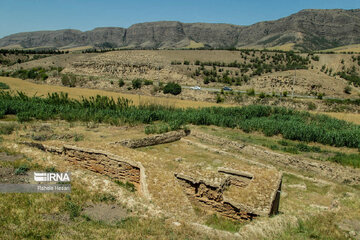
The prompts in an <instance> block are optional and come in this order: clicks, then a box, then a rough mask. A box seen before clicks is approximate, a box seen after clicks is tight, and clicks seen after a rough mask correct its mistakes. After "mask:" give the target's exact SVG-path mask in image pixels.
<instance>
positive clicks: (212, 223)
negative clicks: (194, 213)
mask: <svg viewBox="0 0 360 240" xmlns="http://www.w3.org/2000/svg"><path fill="white" fill-rule="evenodd" d="M205 224H206V225H207V226H209V227H212V228H215V229H219V230H224V231H228V232H233V233H235V232H238V231H239V230H240V228H241V227H242V226H243V225H244V224H243V223H239V222H236V221H232V220H229V219H226V218H224V217H221V216H218V215H216V214H213V215H211V216H208V217H207V219H206V222H205Z"/></svg>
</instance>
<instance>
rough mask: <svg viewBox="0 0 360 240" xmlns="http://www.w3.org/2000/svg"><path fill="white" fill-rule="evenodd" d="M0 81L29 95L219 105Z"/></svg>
mask: <svg viewBox="0 0 360 240" xmlns="http://www.w3.org/2000/svg"><path fill="white" fill-rule="evenodd" d="M0 81H1V82H4V83H6V84H8V85H9V86H10V89H11V90H13V91H23V92H25V93H26V94H27V95H30V96H32V95H35V94H36V95H37V96H41V95H45V96H46V95H47V94H48V93H53V92H67V93H68V94H69V97H71V98H75V99H80V98H81V97H82V96H84V97H90V96H96V95H103V96H108V97H113V98H118V97H124V98H128V99H130V100H132V101H133V103H134V104H135V105H138V104H139V103H140V104H144V103H152V104H161V105H165V106H174V107H178V108H188V107H193V108H197V107H210V106H219V105H218V104H216V103H210V102H200V101H190V100H179V99H175V98H170V97H169V98H164V97H151V96H143V95H134V94H124V93H116V92H110V91H104V90H97V89H86V88H69V87H64V86H54V85H46V84H36V83H32V82H29V81H24V80H21V79H18V78H8V77H0ZM221 106H230V105H225V104H222V105H221Z"/></svg>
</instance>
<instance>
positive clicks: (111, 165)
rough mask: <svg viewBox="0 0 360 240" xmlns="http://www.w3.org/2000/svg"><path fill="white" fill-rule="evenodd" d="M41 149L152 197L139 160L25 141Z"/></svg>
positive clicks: (102, 152)
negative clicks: (129, 185)
mask: <svg viewBox="0 0 360 240" xmlns="http://www.w3.org/2000/svg"><path fill="white" fill-rule="evenodd" d="M24 144H26V145H28V146H31V147H36V148H38V149H40V150H43V151H46V152H50V153H54V154H59V155H62V156H63V157H64V158H65V159H66V160H67V161H69V162H70V163H72V164H74V165H78V166H80V167H82V168H85V169H88V170H90V171H93V172H96V173H100V174H102V175H105V176H109V177H110V178H112V179H114V180H119V181H123V182H130V183H132V184H134V186H135V187H136V189H137V190H138V191H139V192H141V193H142V194H143V195H144V196H145V197H147V198H150V196H149V193H148V189H147V183H146V175H145V169H144V167H143V166H142V164H141V163H139V162H134V161H131V160H128V159H123V158H121V157H120V156H117V155H114V154H111V153H108V152H104V151H99V150H93V149H86V148H79V147H75V146H68V145H64V146H63V148H56V147H52V146H46V145H43V144H39V143H24Z"/></svg>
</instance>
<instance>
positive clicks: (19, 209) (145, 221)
mask: <svg viewBox="0 0 360 240" xmlns="http://www.w3.org/2000/svg"><path fill="white" fill-rule="evenodd" d="M4 150H5V149H4ZM13 154H16V153H13ZM4 164H5V162H2V161H0V165H1V166H5V165H4ZM6 164H8V165H9V166H8V165H6V167H10V165H11V166H12V167H15V168H16V167H20V166H21V165H22V164H28V166H31V169H33V167H32V165H31V162H30V161H28V160H26V161H24V160H21V161H20V160H18V161H16V162H6ZM38 168H39V169H41V170H44V169H45V168H43V167H41V166H38ZM49 170H51V171H53V169H49ZM71 185H72V186H71V193H70V194H64V193H56V194H24V193H6V194H4V193H3V194H1V193H0V212H1V214H0V226H1V231H0V239H62V238H64V237H65V238H66V239H75V240H81V239H208V238H209V236H207V235H206V234H204V233H198V232H195V231H193V229H192V228H190V227H189V226H186V225H182V226H181V228H174V227H173V226H172V224H171V223H169V222H166V221H165V219H163V218H158V217H146V218H144V217H140V216H137V213H136V212H135V211H133V209H127V210H128V211H129V212H132V215H131V216H129V217H128V218H127V219H125V220H122V221H119V222H117V223H116V224H110V223H109V224H108V223H105V222H102V221H93V220H91V219H90V218H86V216H84V217H82V209H83V208H85V207H86V206H87V204H88V203H89V202H93V203H97V202H105V203H106V202H109V203H111V204H118V203H117V200H116V198H115V197H114V196H113V195H112V194H110V193H106V192H94V191H93V190H92V189H91V190H90V189H87V184H84V182H82V180H81V179H74V181H73V182H72V184H71Z"/></svg>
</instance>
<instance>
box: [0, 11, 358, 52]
mask: <svg viewBox="0 0 360 240" xmlns="http://www.w3.org/2000/svg"><path fill="white" fill-rule="evenodd" d="M359 26H360V9H353V10H342V9H332V10H313V9H310V10H302V11H300V12H298V13H295V14H293V15H290V16H288V17H285V18H281V19H278V20H275V21H266V22H259V23H256V24H253V25H250V26H238V25H231V24H212V23H181V22H175V21H161V22H148V23H139V24H134V25H132V26H130V27H129V28H127V29H126V28H120V27H104V28H95V29H94V30H91V31H85V32H81V31H79V30H73V29H65V30H57V31H38V32H28V33H17V34H12V35H9V36H6V37H4V38H2V39H0V47H2V48H18V47H21V48H75V47H82V46H93V47H98V48H151V49H164V48H167V49H172V48H187V47H189V46H205V47H209V48H229V47H237V48H244V47H247V48H249V47H251V48H265V47H266V48H272V47H279V46H280V47H281V46H284V45H285V46H289V45H290V46H291V48H293V49H298V50H321V49H330V48H336V47H340V46H344V45H350V44H358V43H360V30H359V29H360V28H359Z"/></svg>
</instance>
